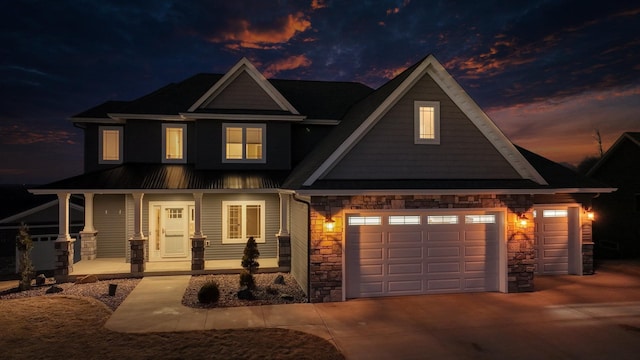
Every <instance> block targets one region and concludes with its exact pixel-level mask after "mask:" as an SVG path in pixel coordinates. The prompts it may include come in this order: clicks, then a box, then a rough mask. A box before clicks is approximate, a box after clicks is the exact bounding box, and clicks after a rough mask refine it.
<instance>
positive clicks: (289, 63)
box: [264, 55, 311, 78]
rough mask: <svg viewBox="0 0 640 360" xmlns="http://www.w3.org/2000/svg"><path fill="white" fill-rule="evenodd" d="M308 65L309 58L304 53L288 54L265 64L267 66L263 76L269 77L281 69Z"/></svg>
mask: <svg viewBox="0 0 640 360" xmlns="http://www.w3.org/2000/svg"><path fill="white" fill-rule="evenodd" d="M309 66H311V60H309V58H307V57H306V56H305V55H295V56H290V57H288V58H286V59H281V60H277V61H275V62H273V63H271V64H270V65H269V66H267V68H266V69H265V70H264V76H265V77H268V78H271V77H273V76H275V75H276V74H278V73H280V72H282V71H286V70H294V69H298V68H305V67H309Z"/></svg>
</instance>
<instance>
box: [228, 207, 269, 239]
mask: <svg viewBox="0 0 640 360" xmlns="http://www.w3.org/2000/svg"><path fill="white" fill-rule="evenodd" d="M264 206H265V202H264V201H223V202H222V224H223V226H222V230H223V231H222V243H223V244H240V243H242V244H244V243H246V242H247V239H249V237H253V238H254V239H255V240H256V242H259V243H263V242H265V238H264V232H265V230H264V224H265V216H264Z"/></svg>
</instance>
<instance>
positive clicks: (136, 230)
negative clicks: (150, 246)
mask: <svg viewBox="0 0 640 360" xmlns="http://www.w3.org/2000/svg"><path fill="white" fill-rule="evenodd" d="M131 195H133V236H132V237H131V238H129V245H130V246H131V273H133V274H142V273H143V272H144V269H145V259H144V246H145V245H144V243H145V241H146V240H147V238H145V237H144V234H143V233H142V197H143V196H144V193H141V192H135V193H133V194H131Z"/></svg>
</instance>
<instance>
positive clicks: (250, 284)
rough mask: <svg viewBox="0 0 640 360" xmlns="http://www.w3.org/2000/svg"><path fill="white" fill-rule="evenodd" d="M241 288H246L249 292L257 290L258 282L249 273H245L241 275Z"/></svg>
mask: <svg viewBox="0 0 640 360" xmlns="http://www.w3.org/2000/svg"><path fill="white" fill-rule="evenodd" d="M240 286H245V287H246V288H247V289H249V290H253V289H255V288H256V280H255V278H254V277H253V274H251V273H250V272H248V271H246V270H245V271H243V272H241V273H240Z"/></svg>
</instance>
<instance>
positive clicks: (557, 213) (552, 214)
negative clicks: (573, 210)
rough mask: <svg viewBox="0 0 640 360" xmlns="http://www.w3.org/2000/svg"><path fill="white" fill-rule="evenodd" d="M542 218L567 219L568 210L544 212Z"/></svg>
mask: <svg viewBox="0 0 640 360" xmlns="http://www.w3.org/2000/svg"><path fill="white" fill-rule="evenodd" d="M542 217H546V218H548V217H567V210H542Z"/></svg>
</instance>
